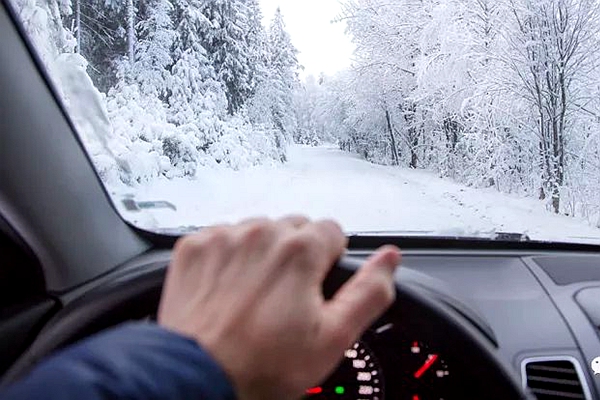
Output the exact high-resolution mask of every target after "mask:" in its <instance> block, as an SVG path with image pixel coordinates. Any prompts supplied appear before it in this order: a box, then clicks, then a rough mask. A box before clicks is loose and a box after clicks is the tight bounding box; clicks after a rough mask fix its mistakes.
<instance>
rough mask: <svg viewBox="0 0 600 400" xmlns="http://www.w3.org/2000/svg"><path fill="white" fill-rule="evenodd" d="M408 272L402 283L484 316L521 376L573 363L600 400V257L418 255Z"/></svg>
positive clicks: (407, 260)
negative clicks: (597, 369) (536, 366)
mask: <svg viewBox="0 0 600 400" xmlns="http://www.w3.org/2000/svg"><path fill="white" fill-rule="evenodd" d="M355 254H356V255H363V256H364V255H365V254H362V253H360V252H357V253H355ZM402 265H403V269H401V270H400V272H399V273H398V279H399V280H400V281H403V280H416V281H418V282H421V283H422V284H424V285H425V286H429V287H432V288H433V289H435V291H436V292H438V293H444V294H445V297H446V296H447V297H450V298H451V299H452V300H451V301H456V302H457V303H458V304H461V305H462V306H466V307H467V308H468V309H469V311H470V312H472V313H474V314H476V316H477V317H479V319H478V321H479V322H480V323H481V324H483V325H486V327H487V328H488V329H491V330H492V332H493V336H494V338H495V340H496V341H497V345H498V350H499V354H500V356H501V357H502V358H504V359H505V361H507V362H508V363H510V364H511V365H513V366H514V368H515V369H516V370H517V371H519V373H521V374H524V371H525V369H524V365H525V364H524V362H526V361H527V360H532V359H568V360H571V361H573V362H574V364H575V367H576V369H577V370H578V373H579V374H580V377H579V378H580V379H581V380H582V381H583V382H582V389H583V391H584V395H585V397H584V398H599V397H598V393H600V375H595V376H594V375H593V372H592V370H591V367H590V365H591V362H592V360H594V359H595V358H596V357H598V356H600V341H599V334H600V327H599V326H598V325H599V323H600V321H598V320H597V319H598V317H599V316H600V292H599V290H600V281H599V280H598V279H600V275H599V274H598V271H600V257H599V256H596V255H579V254H572V253H568V254H564V253H558V252H557V253H549V254H536V255H533V254H531V255H529V254H523V253H508V252H507V253H497V252H496V253H492V252H483V251H481V252H474V253H472V252H460V251H444V252H437V253H432V252H427V251H414V252H406V253H405V256H404V258H403V262H402ZM413 272H416V274H415V273H413ZM596 294H598V295H599V296H598V297H596V296H595V295H596ZM447 297H446V298H447ZM580 299H582V300H580ZM594 319H596V320H594Z"/></svg>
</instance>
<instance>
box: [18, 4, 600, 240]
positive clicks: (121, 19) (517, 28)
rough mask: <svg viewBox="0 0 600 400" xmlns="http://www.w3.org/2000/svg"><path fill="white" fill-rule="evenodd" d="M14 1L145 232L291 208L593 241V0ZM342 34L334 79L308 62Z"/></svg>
mask: <svg viewBox="0 0 600 400" xmlns="http://www.w3.org/2000/svg"><path fill="white" fill-rule="evenodd" d="M13 3H14V6H15V9H16V11H17V14H18V15H19V17H20V18H21V20H22V22H23V25H24V27H25V29H26V31H27V33H28V34H29V35H30V36H31V39H32V42H33V43H34V45H35V46H36V48H37V50H38V52H39V53H40V56H41V59H42V61H43V62H44V64H45V66H46V68H47V69H48V71H49V72H50V74H51V75H52V77H53V78H54V82H55V85H56V88H57V90H58V91H59V93H60V94H61V97H62V98H63V102H64V104H65V107H66V108H67V110H68V111H69V114H70V115H71V118H72V119H73V122H74V123H75V125H76V127H77V129H78V131H79V134H80V135H81V136H82V138H83V140H84V142H85V143H86V146H87V148H88V152H89V153H90V155H91V157H92V159H93V161H94V164H95V166H96V168H97V170H98V173H99V175H100V176H101V178H102V180H103V181H104V182H105V184H106V185H107V187H108V189H109V192H110V193H111V194H112V195H113V200H114V202H115V204H116V205H117V207H118V208H119V210H120V211H122V213H123V215H124V217H125V218H127V219H129V220H131V221H133V222H134V223H136V224H138V225H140V226H141V227H143V228H146V229H162V228H171V229H184V228H185V227H200V226H206V225H210V224H214V223H219V222H234V221H236V220H239V219H241V218H245V217H250V216H256V215H268V216H274V217H275V216H282V215H286V214H290V213H302V214H307V215H309V216H312V217H317V218H321V217H330V218H335V219H338V220H339V221H340V222H341V223H342V225H343V226H344V228H345V229H346V230H348V231H353V232H365V231H370V232H380V233H382V232H412V233H418V234H424V235H425V234H436V235H443V234H451V235H455V236H460V235H472V234H476V233H480V232H494V231H501V232H519V233H525V234H528V235H529V236H530V237H532V238H533V239H543V240H557V241H560V240H568V241H585V242H595V243H600V54H599V51H600V47H598V46H597V41H598V39H599V38H600V9H599V7H600V6H599V3H598V2H597V1H596V0H533V1H532V0H435V1H427V2H423V1H413V0H344V1H342V2H337V1H335V0H326V1H325V0H324V1H323V2H322V7H321V8H322V10H321V11H322V13H324V14H323V15H321V14H319V4H321V3H319V2H311V3H310V4H309V3H308V2H307V3H302V4H305V6H306V7H308V6H309V5H311V7H312V8H314V10H312V13H313V15H318V16H320V17H324V16H327V18H316V17H315V18H311V12H308V9H307V10H305V11H306V12H299V11H298V10H300V9H299V8H296V9H295V12H294V11H292V10H294V9H293V8H292V6H291V5H290V4H291V1H289V0H287V2H286V1H282V2H281V4H282V8H281V9H279V8H274V3H273V1H271V0H261V1H259V0H193V1H192V0H173V1H168V0H148V1H144V2H142V1H139V0H127V1H124V2H123V1H114V0H89V1H86V2H81V0H13ZM330 3H331V4H330ZM286 4H287V5H286ZM295 4H296V7H298V4H299V3H298V2H296V3H295ZM286 7H288V8H287V10H290V12H288V13H286V12H285V11H286ZM263 9H264V10H265V11H266V12H268V13H269V15H263ZM314 13H317V14H314ZM328 13H333V14H332V15H331V17H329V14H328ZM323 21H326V22H323ZM288 22H289V26H290V27H292V28H290V29H288V25H287V23H288ZM324 23H327V24H334V25H335V26H337V27H338V28H336V29H337V31H334V30H328V29H329V28H328V27H327V26H324V25H323V24H324ZM311 24H312V25H311ZM319 24H321V25H319ZM340 27H341V28H340ZM303 29H304V32H305V34H306V37H304V36H302V35H303ZM342 30H343V31H344V32H345V35H346V36H345V39H344V40H346V41H347V42H345V43H342V39H340V37H343V35H342V34H341V33H340V32H341V31H342ZM291 32H293V34H291ZM326 32H332V33H331V35H329V34H326ZM335 32H337V33H335ZM319 34H320V35H321V37H319ZM336 38H337V39H336ZM303 39H305V40H303ZM309 39H311V40H309ZM336 40H337V42H336ZM350 42H351V43H352V46H351V48H352V49H353V54H352V56H351V59H348V62H347V63H345V62H341V61H340V62H339V63H336V65H337V66H338V67H339V68H338V69H339V71H337V72H336V71H335V70H332V68H327V67H328V66H329V67H330V65H329V64H327V65H323V64H319V61H320V60H319V57H318V56H316V57H313V58H311V59H309V57H310V55H311V54H327V53H328V49H329V52H330V53H331V54H344V51H345V50H340V49H346V50H347V49H349V48H350V47H348V44H349V43H350ZM297 44H299V45H297ZM296 46H299V47H296ZM319 46H321V47H320V48H319V49H315V47H319ZM333 49H337V50H338V52H337V53H336V52H335V51H334V50H333ZM317 50H318V51H317ZM340 57H341V56H340ZM322 58H325V57H322ZM302 60H305V62H306V63H307V65H310V69H306V68H304V67H303V65H301V61H302ZM321 62H324V61H323V60H321ZM346 64H347V66H345V65H346ZM319 65H321V67H322V71H323V72H322V71H320V70H318V69H316V68H319ZM325 71H327V73H325Z"/></svg>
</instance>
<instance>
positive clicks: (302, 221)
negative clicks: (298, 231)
mask: <svg viewBox="0 0 600 400" xmlns="http://www.w3.org/2000/svg"><path fill="white" fill-rule="evenodd" d="M279 223H281V224H282V225H284V226H291V227H294V228H301V227H303V226H304V225H306V224H308V223H310V220H309V219H308V218H307V217H305V216H303V215H288V216H287V217H284V218H281V219H280V220H279Z"/></svg>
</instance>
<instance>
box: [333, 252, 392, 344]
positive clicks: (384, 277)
mask: <svg viewBox="0 0 600 400" xmlns="http://www.w3.org/2000/svg"><path fill="white" fill-rule="evenodd" d="M400 258H401V256H400V250H399V249H398V248H397V247H395V246H385V247H383V248H381V249H380V250H379V251H377V253H375V254H374V255H373V256H371V257H370V258H369V259H368V260H367V261H366V262H365V263H364V264H363V266H362V268H361V269H359V271H358V272H357V273H356V274H355V275H354V276H353V277H352V278H351V279H350V280H349V281H348V282H346V284H345V285H344V286H342V288H341V289H340V290H338V292H337V293H336V295H335V296H334V297H333V299H332V300H331V301H329V302H328V303H326V305H325V313H326V316H325V320H326V321H328V322H329V323H330V326H329V329H330V330H332V331H330V334H332V336H331V337H334V338H340V337H341V338H343V340H344V341H345V342H346V343H342V344H339V345H344V346H349V345H351V344H352V342H353V341H354V340H356V339H357V338H358V337H360V335H362V333H363V332H364V331H365V330H366V329H367V328H368V327H369V326H370V325H371V324H372V323H373V322H374V321H375V320H376V319H377V318H378V317H379V316H381V314H383V312H384V311H385V310H386V309H387V308H388V307H389V306H390V305H391V304H392V303H393V301H394V299H395V296H396V291H395V286H394V272H395V270H396V268H397V266H398V264H399V263H400Z"/></svg>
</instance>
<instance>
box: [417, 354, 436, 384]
mask: <svg viewBox="0 0 600 400" xmlns="http://www.w3.org/2000/svg"><path fill="white" fill-rule="evenodd" d="M437 359H438V355H437V354H431V355H430V356H429V359H428V360H427V361H425V364H423V366H422V367H421V368H419V370H418V371H417V372H415V378H417V379H419V378H420V377H422V376H423V374H424V373H425V372H427V370H428V369H429V368H430V367H431V366H432V365H433V363H435V362H436V360H437Z"/></svg>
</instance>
